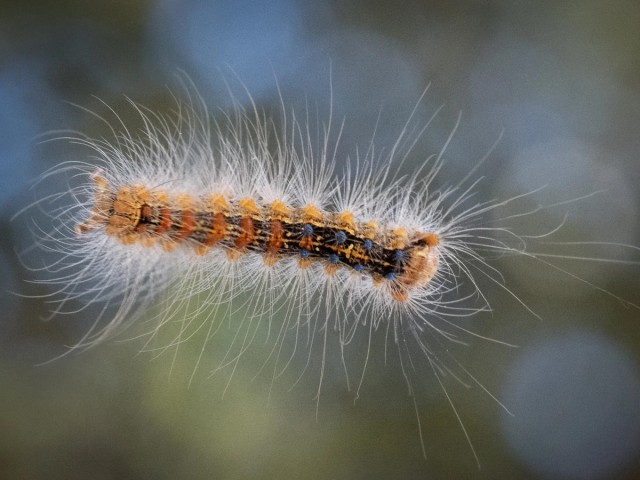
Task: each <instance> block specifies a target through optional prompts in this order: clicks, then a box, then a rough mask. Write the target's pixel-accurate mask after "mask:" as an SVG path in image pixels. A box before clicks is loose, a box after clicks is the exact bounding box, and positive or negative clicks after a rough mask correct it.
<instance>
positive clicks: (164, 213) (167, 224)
mask: <svg viewBox="0 0 640 480" xmlns="http://www.w3.org/2000/svg"><path fill="white" fill-rule="evenodd" d="M171 225H172V219H171V209H170V208H169V207H168V206H167V205H163V206H162V207H160V223H159V224H158V226H157V227H156V231H155V233H156V234H157V235H162V234H163V233H165V232H166V231H167V230H169V229H170V228H171Z"/></svg>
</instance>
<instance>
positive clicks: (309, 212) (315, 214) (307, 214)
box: [301, 203, 322, 222]
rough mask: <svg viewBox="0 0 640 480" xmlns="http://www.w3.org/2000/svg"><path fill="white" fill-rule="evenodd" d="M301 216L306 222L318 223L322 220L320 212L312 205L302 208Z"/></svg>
mask: <svg viewBox="0 0 640 480" xmlns="http://www.w3.org/2000/svg"><path fill="white" fill-rule="evenodd" d="M301 215H302V218H303V220H304V221H306V222H319V221H321V220H322V212H321V211H320V209H319V208H318V207H316V206H315V205H313V204H312V203H310V204H309V205H305V206H304V207H302V210H301Z"/></svg>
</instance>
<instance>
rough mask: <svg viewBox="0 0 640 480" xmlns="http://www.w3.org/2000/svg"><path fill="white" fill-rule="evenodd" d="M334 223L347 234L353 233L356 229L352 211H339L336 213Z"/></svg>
mask: <svg viewBox="0 0 640 480" xmlns="http://www.w3.org/2000/svg"><path fill="white" fill-rule="evenodd" d="M336 223H337V224H338V227H339V228H340V229H341V230H346V231H347V232H348V233H349V234H351V235H353V234H354V232H355V231H356V222H355V220H354V218H353V212H349V211H346V212H341V213H339V214H338V215H336Z"/></svg>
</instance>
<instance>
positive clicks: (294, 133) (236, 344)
mask: <svg viewBox="0 0 640 480" xmlns="http://www.w3.org/2000/svg"><path fill="white" fill-rule="evenodd" d="M186 90H187V93H188V92H189V88H187V89H186ZM425 93H426V91H425ZM425 93H423V96H424V94H425ZM422 98H423V97H420V99H419V101H418V104H417V105H419V103H420V101H422ZM249 102H250V103H249V104H250V107H249V108H246V107H243V106H241V105H240V104H239V102H238V101H237V100H235V101H234V108H233V110H232V111H231V112H229V113H224V114H222V116H221V118H219V119H217V120H213V122H212V118H211V116H210V113H209V111H208V109H207V107H206V105H205V103H204V101H203V100H202V99H201V98H200V97H199V96H198V95H197V94H190V93H188V94H187V95H186V100H183V101H181V102H180V101H178V102H177V105H178V108H177V110H176V111H175V112H174V113H173V114H169V115H164V116H163V115H160V114H156V113H153V112H150V111H149V110H146V109H145V108H144V107H141V106H139V105H137V104H135V103H133V102H132V103H131V105H132V106H133V108H134V109H135V111H136V112H137V114H138V115H139V118H140V119H141V121H142V124H143V128H142V130H141V131H140V132H139V133H137V134H134V133H133V132H131V131H130V130H129V129H128V128H127V126H126V125H125V124H124V123H120V125H119V126H112V125H111V124H110V123H109V122H108V121H107V120H104V119H102V118H101V117H99V118H101V120H104V121H105V122H106V123H107V124H108V125H109V128H111V129H112V131H113V135H112V138H111V139H108V140H106V139H93V138H89V137H84V136H73V137H66V138H67V139H70V140H71V141H73V142H76V143H79V144H81V145H83V146H85V147H88V148H89V149H90V150H91V151H92V152H93V154H92V157H93V158H92V159H91V161H69V162H67V163H64V164H62V165H59V166H56V167H55V168H54V170H52V171H50V172H49V173H47V174H45V176H44V179H49V178H53V177H55V178H58V177H59V176H63V177H64V178H65V179H66V181H67V182H68V185H69V188H68V189H67V190H66V191H63V192H59V193H55V194H53V195H51V196H48V197H45V198H43V199H41V200H39V201H38V202H37V205H38V206H39V207H41V208H42V209H43V210H45V211H46V212H47V215H48V216H49V217H50V218H51V221H52V222H53V224H54V226H53V227H52V229H51V230H43V229H40V230H39V231H37V232H36V235H37V237H38V238H39V240H38V242H37V244H36V247H37V248H39V249H41V250H43V251H46V252H48V253H51V252H53V253H54V254H55V259H54V260H50V261H49V263H47V264H45V265H44V266H43V267H41V268H40V270H41V271H44V272H46V274H47V276H48V278H46V279H45V280H42V281H43V282H44V283H47V284H54V285H56V286H57V287H58V288H57V292H56V298H58V305H57V307H56V308H55V309H54V311H53V312H52V315H54V316H55V315H58V314H61V313H65V312H77V311H78V310H84V309H89V308H94V307H95V306H96V305H98V306H99V308H98V310H97V313H96V314H95V318H94V321H93V324H92V325H91V326H90V327H89V328H87V332H86V334H85V335H84V336H83V338H81V339H80V340H79V341H78V342H77V345H76V346H75V347H74V348H73V349H72V351H77V350H81V349H84V348H89V347H92V346H94V345H96V344H98V343H100V342H103V341H105V340H107V339H110V338H113V337H115V336H116V335H121V334H122V333H123V331H125V330H126V329H128V328H131V327H132V326H133V325H135V324H136V323H140V322H138V321H139V320H140V319H144V325H149V324H150V325H151V327H150V328H149V327H147V331H146V332H145V333H144V334H143V335H144V336H145V338H146V343H145V345H151V344H152V343H153V342H154V341H160V342H161V341H165V344H164V345H162V346H161V347H159V348H160V350H166V349H169V348H171V347H175V346H177V345H180V344H182V343H183V342H186V341H189V340H191V339H192V337H194V336H195V333H196V332H200V331H204V332H205V333H204V341H203V347H202V351H201V354H200V357H199V359H198V365H200V362H201V360H206V359H207V355H208V349H207V348H206V346H207V345H208V344H209V343H210V342H211V341H212V339H214V338H215V337H216V335H219V334H220V331H221V329H223V328H230V329H231V331H232V334H231V335H230V337H229V338H227V339H226V341H227V342H228V343H227V345H226V346H225V347H224V350H223V351H222V352H221V353H220V352H218V355H219V359H218V360H217V363H216V364H214V366H213V367H212V368H213V370H214V371H215V372H217V371H220V370H225V369H229V370H230V371H231V373H230V377H229V381H230V380H231V377H232V375H233V371H234V370H235V368H236V367H237V365H238V364H239V363H240V362H241V360H242V359H243V357H245V356H246V355H247V352H248V351H249V350H251V349H252V348H254V347H255V346H256V345H257V344H261V343H262V342H264V341H265V338H266V341H268V342H269V347H268V348H267V358H266V359H265V360H264V365H266V364H267V363H268V362H271V363H272V364H273V374H272V375H273V376H274V377H277V376H278V375H280V373H281V372H282V371H284V370H286V369H287V368H289V367H290V366H291V365H292V364H293V363H295V359H296V358H297V357H298V356H302V358H303V360H302V368H301V374H302V373H304V372H305V371H306V370H307V369H308V366H309V364H310V363H311V361H312V357H313V356H314V355H316V351H315V349H316V348H318V347H317V346H318V345H319V353H318V355H320V357H321V359H320V365H321V371H320V374H319V382H318V391H317V399H318V402H319V398H320V390H321V386H322V382H323V378H324V374H325V361H326V356H327V355H328V353H327V352H328V348H329V347H328V342H329V341H330V339H331V338H333V337H337V338H336V340H337V342H336V344H337V348H338V349H339V351H340V355H341V357H342V358H343V360H342V362H343V363H345V360H344V356H345V351H347V350H348V349H349V347H351V346H353V345H354V343H355V342H354V339H356V338H357V337H358V336H359V335H362V336H364V337H365V338H366V342H365V343H367V345H368V346H367V350H366V352H365V354H364V357H365V358H364V360H363V361H362V363H361V371H360V379H359V382H358V386H357V388H356V397H357V396H358V395H359V390H360V387H361V385H362V382H363V380H364V377H365V372H366V370H367V366H368V363H369V355H370V350H369V348H370V346H371V342H372V338H373V337H374V336H377V335H380V336H383V337H384V338H385V342H384V343H385V348H386V345H387V344H390V345H393V346H394V347H395V351H396V352H397V357H398V359H399V363H400V365H401V370H402V372H401V373H402V375H403V377H404V378H405V380H406V384H407V388H408V391H409V394H410V395H411V396H412V398H413V402H414V406H415V409H416V416H417V420H418V422H417V423H418V430H419V432H418V436H419V439H420V444H421V447H422V451H423V454H424V452H425V446H424V439H423V433H422V430H421V428H422V427H421V425H420V418H419V414H418V408H417V404H416V403H415V402H416V401H415V392H414V382H415V381H416V380H415V378H414V377H413V375H412V372H413V371H414V370H415V367H414V363H415V362H417V361H418V360H420V361H423V362H425V364H426V365H427V368H428V369H429V370H431V371H432V373H433V375H434V376H435V378H436V380H437V382H438V383H439V385H440V386H441V388H442V389H443V391H444V393H445V395H446V396H447V400H448V402H449V403H450V405H451V407H452V409H453V412H454V414H455V415H456V417H457V419H458V421H459V424H460V426H461V428H462V430H463V432H464V435H465V437H466V439H467V442H468V444H469V446H470V448H471V451H472V453H473V456H474V458H475V459H476V461H477V462H478V465H479V464H480V463H479V459H478V456H477V454H476V452H475V448H474V446H473V444H472V442H471V439H470V437H469V435H468V434H467V431H466V429H465V426H464V423H463V422H462V420H461V418H460V416H459V414H458V412H457V410H456V407H455V405H454V403H453V402H452V400H451V399H450V397H449V395H448V393H447V390H446V388H445V386H444V384H443V383H442V378H443V377H444V376H447V375H451V376H453V377H454V378H459V377H465V379H466V381H467V382H471V383H474V384H476V385H478V386H479V387H480V388H481V389H483V390H484V391H485V392H486V393H487V394H489V395H490V396H491V397H492V398H493V399H494V400H496V402H498V403H499V404H500V405H501V406H502V407H503V408H505V410H506V407H504V406H503V405H502V404H501V403H500V402H499V401H498V400H497V399H496V398H495V397H494V396H493V395H492V394H491V393H490V392H489V391H488V390H487V389H485V388H484V386H483V385H482V384H481V383H480V382H478V381H477V380H476V379H475V377H473V376H472V375H471V374H470V373H469V372H468V371H467V370H466V369H465V368H464V367H463V366H462V365H461V364H460V363H458V362H457V361H456V360H455V358H453V357H452V356H451V355H450V354H449V353H448V349H447V345H448V343H449V342H458V343H464V342H466V341H467V339H468V338H473V337H478V338H480V339H482V340H484V341H492V342H495V343H500V344H505V345H509V344H508V343H506V342H504V341H501V340H498V339H494V338H488V337H484V336H482V335H481V334H479V333H475V332H474V331H472V330H470V329H468V328H467V327H466V326H465V325H464V323H462V322H460V321H459V320H460V319H461V318H463V317H470V316H473V315H475V314H477V313H479V312H483V311H489V310H490V308H491V307H490V303H489V300H488V299H487V298H486V297H485V296H484V293H483V291H482V290H481V289H480V287H479V286H478V281H477V277H478V276H481V277H483V278H484V279H488V280H489V281H490V282H492V283H494V284H496V285H498V286H499V287H500V288H502V289H503V290H504V291H505V292H507V293H508V294H509V295H510V296H512V297H513V298H514V299H515V301H517V302H520V303H521V304H522V305H523V307H524V308H525V309H527V310H530V309H529V308H528V307H527V305H526V304H525V303H524V302H523V301H522V300H520V298H519V297H518V296H517V295H516V294H515V293H513V292H512V291H511V290H510V288H509V287H508V286H507V285H506V284H505V283H504V279H503V278H502V277H501V274H500V272H499V271H498V270H496V269H495V267H493V266H492V265H491V264H490V263H489V261H488V260H487V259H486V254H487V252H489V253H493V254H499V255H505V254H506V255H524V256H532V257H535V255H533V254H531V253H529V252H528V250H527V247H526V240H527V239H526V238H525V237H524V236H520V235H518V234H516V233H514V232H512V231H511V230H510V229H509V228H507V227H503V226H499V225H498V226H493V225H491V224H489V223H488V222H487V220H486V216H487V214H488V213H490V212H492V211H494V210H496V209H498V208H500V207H503V206H505V205H507V204H510V203H512V202H516V201H518V200H519V199H521V198H523V197H527V196H528V195H531V194H533V193H535V191H533V192H527V193H525V194H522V195H518V196H515V197H512V198H508V199H506V200H493V201H479V200H476V199H475V195H476V189H477V186H478V183H479V182H480V181H481V179H473V174H474V173H475V171H476V170H477V167H478V166H479V165H480V164H482V162H483V161H484V160H485V159H486V158H487V156H488V155H489V153H487V155H486V156H485V157H483V158H481V159H480V160H479V161H478V163H477V166H476V167H475V168H474V169H472V170H471V171H470V172H469V173H468V174H467V175H465V177H464V178H463V179H462V180H461V181H459V182H458V183H456V184H453V185H452V186H451V187H445V188H442V187H439V188H438V187H436V186H434V181H435V179H436V178H437V177H438V174H439V172H440V171H441V169H442V167H443V165H444V162H445V160H444V153H445V151H446V149H447V146H448V144H449V142H450V141H451V139H452V137H453V133H454V132H455V130H456V128H457V125H456V127H454V129H453V131H452V134H451V136H450V137H449V138H448V139H447V141H446V143H445V144H444V145H443V146H442V148H441V149H440V151H439V153H437V154H435V155H431V156H427V157H425V160H424V161H423V162H422V163H421V164H420V165H418V166H417V167H416V168H413V171H412V172H411V173H410V174H408V175H407V174H404V175H403V174H402V166H403V165H404V163H405V160H406V158H407V157H408V156H409V154H410V153H412V152H413V149H414V148H415V145H416V143H417V139H418V138H420V136H421V135H422V134H423V133H424V131H425V130H426V129H427V127H428V126H429V123H430V121H429V122H427V124H426V125H424V126H421V127H420V128H419V129H418V131H417V133H416V129H415V128H412V127H411V122H412V121H413V119H414V115H415V112H416V110H415V109H414V111H413V112H412V113H411V114H410V115H409V118H408V120H407V124H406V125H405V127H404V129H403V130H402V132H401V133H400V135H399V137H398V139H397V141H396V142H395V144H394V145H392V147H391V148H390V149H388V150H387V151H386V153H384V154H383V155H381V154H379V153H378V152H377V150H376V148H374V146H373V142H372V145H371V146H370V147H369V148H368V149H367V150H366V151H365V152H364V153H357V154H356V158H355V162H353V163H351V164H349V163H348V164H347V166H345V167H344V169H343V170H342V171H339V170H338V159H337V155H338V154H337V152H338V147H337V144H338V143H339V139H340V132H341V128H342V127H338V128H337V129H336V127H335V125H333V123H332V122H333V120H332V118H331V115H330V116H329V119H328V120H327V123H326V124H324V125H322V126H321V128H318V129H317V131H314V129H313V127H311V126H310V125H309V121H308V118H309V115H308V114H307V115H305V120H304V121H299V120H298V117H297V116H296V115H295V113H288V112H287V110H286V109H285V107H284V106H281V108H280V118H279V119H278V120H275V119H272V118H271V117H269V116H267V115H266V114H265V113H263V112H261V111H260V110H259V108H258V107H257V106H256V105H255V104H254V103H253V100H251V99H250V97H249ZM416 109H417V106H416ZM436 114H437V112H436ZM436 114H434V117H432V118H435V115H436ZM116 118H118V119H119V117H118V116H117V115H116ZM336 130H337V133H336ZM318 132H320V133H318ZM490 151H491V149H490V150H489V152H490ZM526 214H527V212H524V213H523V215H526ZM560 226H561V225H560ZM560 226H558V228H559V227H560ZM37 228H38V226H37ZM554 230H555V229H554ZM78 305H79V306H78ZM91 311H95V310H91ZM531 313H532V314H533V315H535V313H534V312H531ZM175 324H178V325H179V326H178V327H177V331H176V330H175ZM223 325H224V327H223ZM165 330H166V331H169V332H170V333H169V334H168V335H169V337H170V338H169V340H168V341H166V339H162V338H161V337H162V335H163V331H165ZM261 332H262V334H261ZM263 337H264V338H263ZM153 348H154V349H156V348H157V347H153ZM452 365H453V366H452ZM454 369H456V370H457V371H455V372H454ZM346 370H348V368H347V366H346V365H345V371H346ZM461 381H462V380H461Z"/></svg>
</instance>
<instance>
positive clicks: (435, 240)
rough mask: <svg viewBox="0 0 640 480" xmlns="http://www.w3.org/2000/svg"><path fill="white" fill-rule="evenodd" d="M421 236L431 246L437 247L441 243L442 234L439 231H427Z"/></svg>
mask: <svg viewBox="0 0 640 480" xmlns="http://www.w3.org/2000/svg"><path fill="white" fill-rule="evenodd" d="M421 238H422V240H424V241H425V242H426V243H427V245H429V246H430V247H437V246H438V245H439V244H440V235H438V234H437V233H425V234H424V235H423V236H422V237H421Z"/></svg>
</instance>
